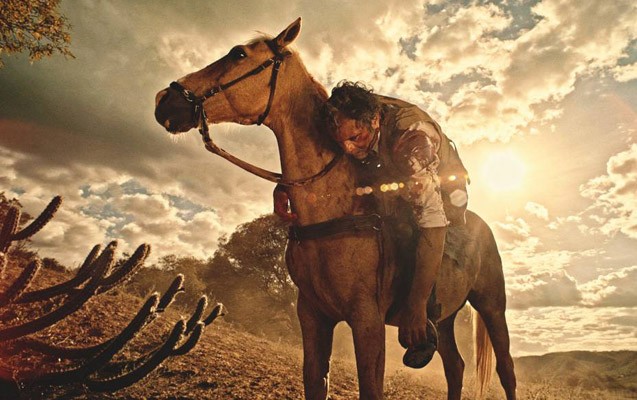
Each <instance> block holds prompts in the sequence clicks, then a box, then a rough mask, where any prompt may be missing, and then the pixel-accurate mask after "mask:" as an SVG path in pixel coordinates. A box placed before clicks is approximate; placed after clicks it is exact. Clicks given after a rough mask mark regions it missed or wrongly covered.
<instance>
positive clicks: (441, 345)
mask: <svg viewBox="0 0 637 400" xmlns="http://www.w3.org/2000/svg"><path fill="white" fill-rule="evenodd" d="M457 314H458V312H455V313H453V314H452V315H451V316H449V317H448V318H447V319H445V320H444V321H442V322H440V323H439V324H438V334H439V336H438V352H439V353H440V357H442V363H443V366H444V368H445V377H446V378H447V399H448V400H460V397H461V395H462V374H463V373H464V361H463V360H462V356H461V355H460V352H458V346H457V345H456V337H455V334H454V331H453V325H454V322H455V320H456V315H457Z"/></svg>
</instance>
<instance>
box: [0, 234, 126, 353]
mask: <svg viewBox="0 0 637 400" xmlns="http://www.w3.org/2000/svg"><path fill="white" fill-rule="evenodd" d="M113 252H114V246H108V247H107V248H106V249H105V250H104V251H103V252H102V254H101V255H100V257H98V260H97V261H96V262H97V263H98V266H97V268H96V271H95V275H93V276H92V277H91V279H90V280H89V281H88V282H87V283H86V285H85V286H84V287H83V288H82V289H81V290H80V291H79V292H77V293H76V294H75V295H74V296H71V297H70V298H69V299H68V300H67V301H66V302H65V303H64V304H62V305H61V306H60V307H58V308H56V309H55V310H53V311H51V312H50V313H48V314H45V315H44V316H42V317H40V318H37V319H35V320H32V321H29V322H25V323H24V324H21V325H14V326H10V327H7V328H4V329H0V342H3V341H7V340H13V339H17V338H19V337H22V336H26V335H30V334H32V333H35V332H37V331H40V330H42V329H44V328H47V327H49V326H51V325H53V324H55V323H57V322H59V321H60V320H62V319H64V318H66V317H67V316H69V315H71V314H72V313H74V312H75V311H77V310H78V309H79V308H80V307H82V305H84V303H86V302H87V301H88V299H90V298H91V296H93V295H94V294H95V291H96V290H97V288H98V287H99V283H100V281H101V280H102V279H103V277H104V275H105V274H106V272H107V271H108V270H109V268H110V266H111V264H112V262H113Z"/></svg>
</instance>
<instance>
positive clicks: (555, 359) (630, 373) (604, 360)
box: [515, 351, 637, 394]
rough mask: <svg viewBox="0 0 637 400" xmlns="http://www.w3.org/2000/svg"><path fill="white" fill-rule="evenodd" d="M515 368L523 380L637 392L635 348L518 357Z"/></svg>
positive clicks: (636, 355) (636, 353)
mask: <svg viewBox="0 0 637 400" xmlns="http://www.w3.org/2000/svg"><path fill="white" fill-rule="evenodd" d="M515 372H516V374H517V375H518V377H519V379H520V380H524V381H525V382H547V383H552V384H560V385H563V386H580V387H582V388H586V389H604V390H617V391H625V392H629V393H635V394H637V352H636V351H603V352H592V351H569V352H564V353H549V354H544V355H542V356H527V357H520V358H518V359H516V360H515Z"/></svg>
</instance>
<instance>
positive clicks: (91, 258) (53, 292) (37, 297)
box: [16, 245, 101, 304]
mask: <svg viewBox="0 0 637 400" xmlns="http://www.w3.org/2000/svg"><path fill="white" fill-rule="evenodd" d="M100 249H101V246H100V245H97V246H95V247H93V250H91V252H90V253H89V254H88V256H87V257H86V259H85V260H84V263H83V264H82V266H81V267H80V268H79V269H78V271H77V273H76V274H75V276H74V277H73V278H71V279H70V280H68V281H66V282H62V283H60V284H58V285H54V286H51V287H48V288H45V289H41V290H34V291H32V292H26V293H24V294H23V295H22V296H21V297H20V298H19V299H17V300H16V303H20V304H25V303H33V302H36V301H44V300H49V299H50V298H51V297H53V296H59V295H62V294H69V293H70V291H71V290H72V289H75V288H77V287H78V286H80V285H81V284H83V283H84V282H86V281H87V280H88V279H89V278H90V277H91V274H92V273H93V272H94V271H95V268H96V267H97V265H98V264H97V263H96V262H95V260H96V258H97V253H99V251H100Z"/></svg>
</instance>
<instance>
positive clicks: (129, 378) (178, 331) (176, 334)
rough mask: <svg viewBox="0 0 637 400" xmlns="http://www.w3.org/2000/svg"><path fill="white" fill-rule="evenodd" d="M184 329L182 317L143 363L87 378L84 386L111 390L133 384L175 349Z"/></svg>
mask: <svg viewBox="0 0 637 400" xmlns="http://www.w3.org/2000/svg"><path fill="white" fill-rule="evenodd" d="M185 329H186V323H185V322H184V320H183V319H182V320H179V321H178V322H177V323H176V324H175V327H174V328H173V330H172V332H171V333H170V336H169V337H168V339H167V340H166V341H165V342H164V344H163V345H162V346H161V348H160V349H159V350H157V351H155V352H154V353H152V354H151V355H150V356H148V357H142V359H146V361H145V362H144V363H143V364H141V365H139V366H138V367H137V368H135V369H134V370H132V371H130V372H129V373H126V374H123V375H115V376H111V377H107V378H104V379H99V378H98V379H89V380H87V381H86V386H87V387H88V388H89V390H91V391H95V392H105V391H109V392H112V391H115V390H119V389H122V388H125V387H127V386H130V385H132V384H134V383H135V382H137V381H139V380H140V379H142V378H144V377H145V376H147V375H148V374H149V373H151V372H152V371H153V370H154V369H155V368H157V367H158V366H159V365H160V364H161V363H162V362H164V360H165V359H166V358H168V357H169V356H170V355H171V353H172V352H173V351H174V350H175V346H176V345H177V344H178V343H179V341H180V340H181V338H182V336H183V333H184V331H185Z"/></svg>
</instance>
